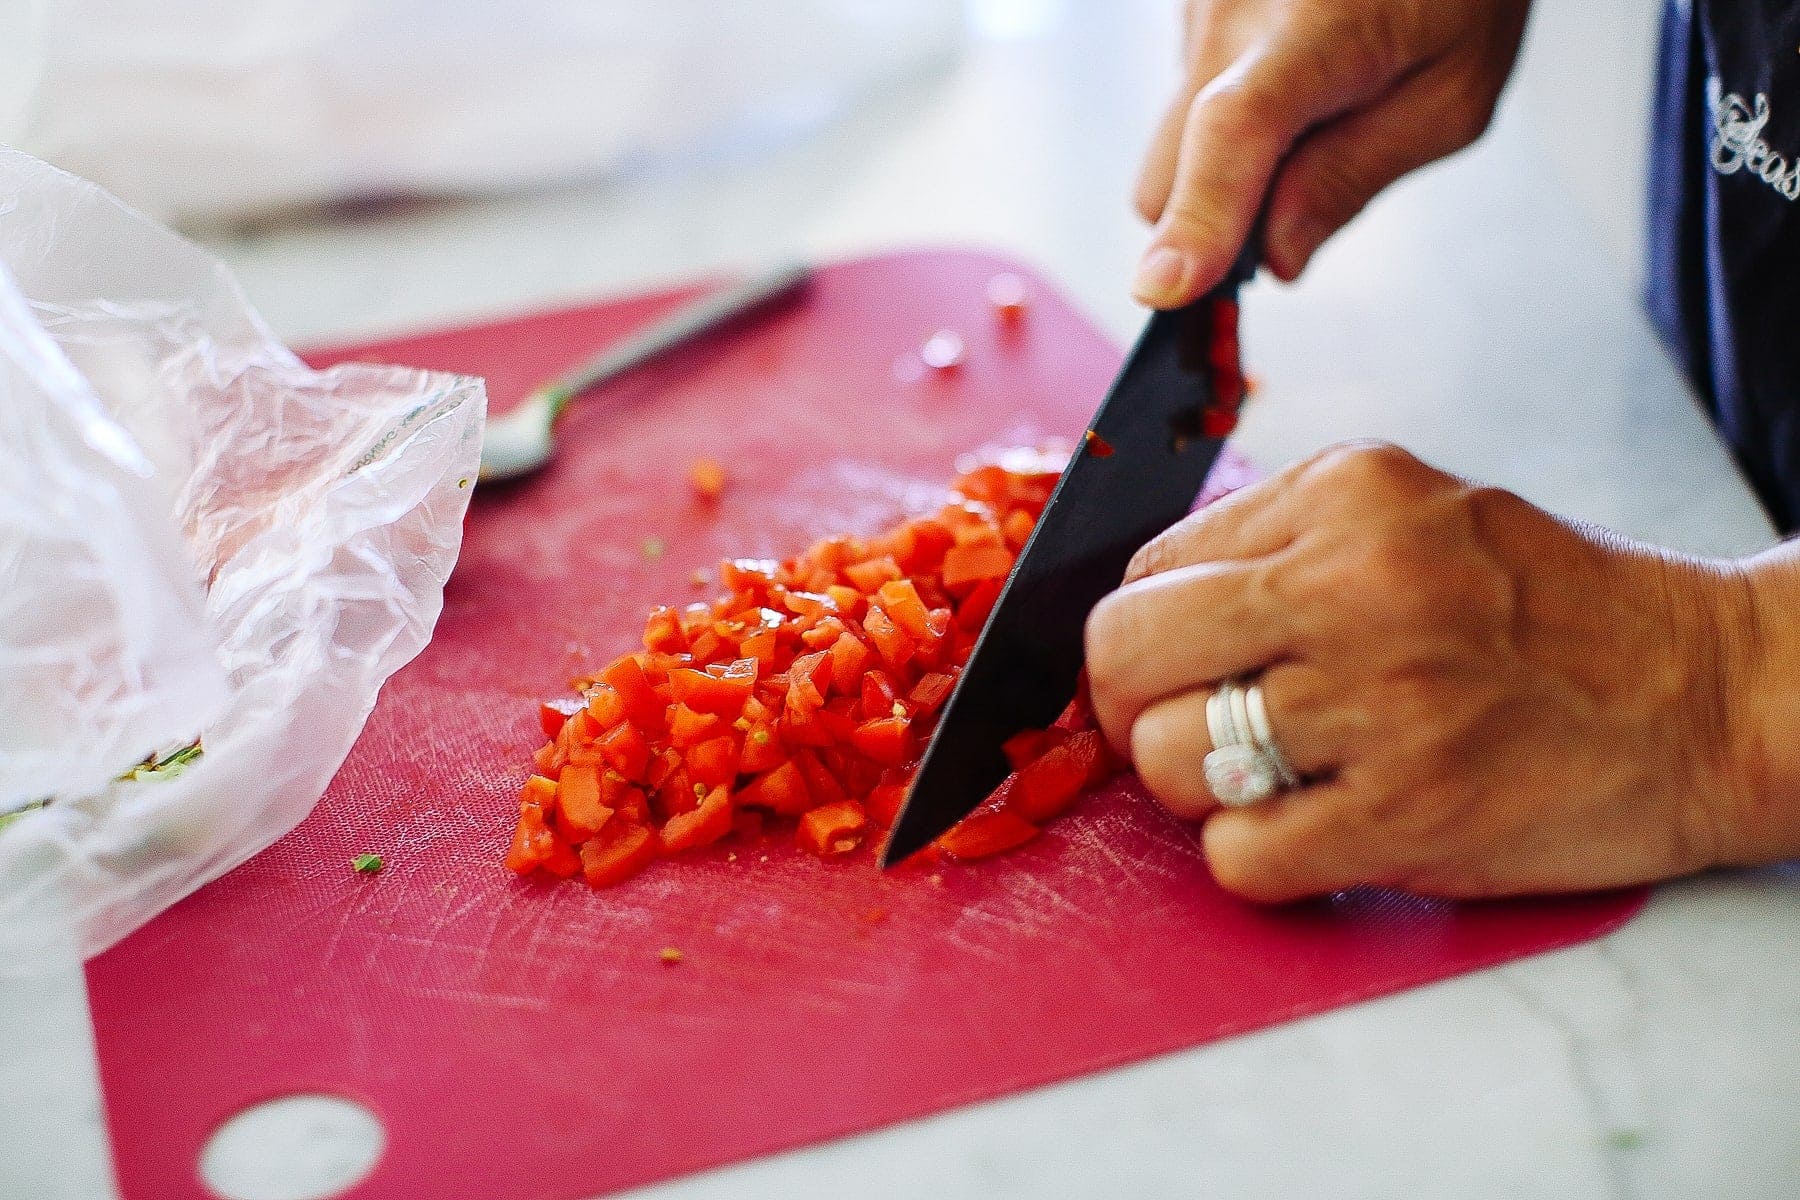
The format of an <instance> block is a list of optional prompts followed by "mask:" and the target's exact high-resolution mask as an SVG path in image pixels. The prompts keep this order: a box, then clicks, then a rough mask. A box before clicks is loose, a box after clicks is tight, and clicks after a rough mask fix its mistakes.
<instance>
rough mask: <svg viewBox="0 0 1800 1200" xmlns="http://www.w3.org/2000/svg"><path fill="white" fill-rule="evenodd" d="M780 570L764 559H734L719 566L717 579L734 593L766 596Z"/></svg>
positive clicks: (776, 565) (777, 565)
mask: <svg viewBox="0 0 1800 1200" xmlns="http://www.w3.org/2000/svg"><path fill="white" fill-rule="evenodd" d="M780 568H781V564H780V563H776V562H771V561H769V560H768V559H765V558H734V559H730V560H729V561H727V562H723V563H721V564H719V579H720V581H721V582H723V583H724V584H725V586H726V587H728V588H730V589H731V590H732V591H734V592H750V593H752V594H767V592H768V590H769V587H770V585H771V584H773V583H774V582H775V574H776V572H777V571H779V570H780Z"/></svg>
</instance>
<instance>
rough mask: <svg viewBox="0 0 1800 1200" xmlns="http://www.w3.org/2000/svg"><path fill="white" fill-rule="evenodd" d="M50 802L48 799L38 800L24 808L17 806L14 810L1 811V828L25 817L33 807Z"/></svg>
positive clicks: (40, 806)
mask: <svg viewBox="0 0 1800 1200" xmlns="http://www.w3.org/2000/svg"><path fill="white" fill-rule="evenodd" d="M48 803H49V801H48V800H36V801H33V802H32V803H30V804H27V805H25V806H24V807H23V808H15V809H14V810H13V811H12V812H9V813H0V829H5V828H6V827H7V826H8V825H11V824H12V823H13V822H14V821H17V820H18V819H19V818H21V817H23V816H24V815H25V814H26V813H28V812H30V811H32V810H33V809H37V808H42V807H44V805H46V804H48Z"/></svg>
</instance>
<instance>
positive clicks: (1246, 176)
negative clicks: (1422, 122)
mask: <svg viewBox="0 0 1800 1200" xmlns="http://www.w3.org/2000/svg"><path fill="white" fill-rule="evenodd" d="M1334 55H1336V57H1334ZM1388 83H1389V79H1388V78H1387V77H1386V76H1385V75H1382V74H1379V73H1376V72H1374V71H1372V70H1368V69H1365V68H1363V67H1361V66H1359V64H1357V63H1356V62H1355V61H1353V59H1352V57H1351V56H1348V55H1343V54H1342V48H1341V46H1339V45H1338V44H1336V43H1330V44H1327V43H1326V42H1323V41H1320V40H1318V39H1313V38H1308V37H1291V36H1288V37H1279V38H1278V39H1277V40H1274V41H1270V42H1264V43H1262V44H1260V45H1259V46H1258V47H1256V48H1255V49H1253V50H1251V51H1250V52H1249V53H1247V54H1245V55H1244V56H1242V57H1240V58H1239V59H1238V60H1237V61H1236V62H1235V63H1233V64H1232V65H1231V66H1230V67H1229V68H1227V69H1226V70H1225V71H1224V72H1223V73H1221V74H1220V75H1219V76H1218V77H1217V78H1215V79H1213V80H1212V82H1210V83H1208V84H1207V85H1206V86H1205V87H1204V88H1202V89H1201V90H1200V92H1199V94H1198V95H1196V96H1195V97H1194V100H1193V103H1192V104H1191V105H1190V106H1189V108H1188V112H1187V122H1186V126H1185V128H1184V129H1183V131H1182V138H1181V149H1180V153H1179V158H1178V161H1177V164H1176V169H1175V181H1174V184H1173V187H1172V188H1171V191H1170V196H1169V202H1168V204H1167V206H1166V207H1165V208H1164V209H1163V213H1162V219H1161V220H1160V221H1159V222H1158V224H1157V227H1156V233H1155V236H1154V237H1153V238H1152V240H1151V244H1150V248H1149V249H1148V250H1147V251H1145V254H1144V259H1143V262H1142V264H1141V265H1140V266H1139V268H1138V275H1137V278H1136V279H1135V280H1134V281H1133V284H1132V290H1133V292H1134V293H1135V294H1136V296H1137V298H1138V300H1139V301H1141V302H1142V303H1145V304H1148V305H1151V306H1153V307H1156V308H1176V307H1179V306H1180V305H1183V304H1186V303H1188V302H1189V301H1191V300H1193V299H1194V298H1195V297H1196V296H1198V295H1200V294H1201V293H1202V292H1204V291H1206V290H1207V289H1208V288H1210V287H1212V286H1213V285H1214V284H1216V283H1217V282H1218V281H1219V280H1220V279H1222V278H1223V277H1224V275H1225V272H1226V271H1227V270H1229V269H1230V267H1231V263H1232V260H1233V259H1234V258H1236V257H1237V253H1238V250H1239V249H1240V248H1241V247H1242V246H1243V244H1244V239H1245V238H1246V237H1247V236H1248V235H1249V232H1250V226H1251V224H1252V223H1253V222H1254V221H1255V219H1256V214H1257V210H1258V209H1260V208H1261V207H1262V202H1263V198H1264V196H1265V195H1267V193H1268V188H1269V183H1270V180H1271V179H1272V178H1273V176H1274V174H1275V170H1276V167H1277V166H1278V165H1279V164H1280V162H1281V160H1282V158H1283V157H1284V156H1285V155H1286V154H1287V152H1288V150H1289V149H1290V148H1291V147H1292V146H1293V144H1294V142H1295V140H1296V139H1297V138H1298V137H1299V136H1300V135H1301V133H1303V132H1304V131H1305V130H1306V129H1308V128H1310V127H1311V126H1312V125H1314V124H1316V123H1317V122H1319V121H1321V120H1323V119H1325V118H1326V117H1329V116H1332V115H1335V114H1336V113H1339V112H1342V111H1344V110H1345V109H1347V108H1351V107H1354V106H1355V105H1357V104H1360V103H1363V102H1365V101H1367V100H1368V99H1369V98H1370V97H1371V96H1373V95H1375V94H1376V93H1377V92H1378V91H1379V90H1380V89H1381V88H1383V87H1385V86H1386V85H1387V84H1388Z"/></svg>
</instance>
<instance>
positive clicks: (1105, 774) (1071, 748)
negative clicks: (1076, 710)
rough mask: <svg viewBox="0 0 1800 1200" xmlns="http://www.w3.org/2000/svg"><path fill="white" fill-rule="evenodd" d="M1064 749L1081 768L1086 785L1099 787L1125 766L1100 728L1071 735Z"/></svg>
mask: <svg viewBox="0 0 1800 1200" xmlns="http://www.w3.org/2000/svg"><path fill="white" fill-rule="evenodd" d="M1063 749H1065V750H1067V751H1068V752H1069V757H1070V759H1071V760H1073V761H1074V762H1075V764H1076V765H1077V766H1079V767H1080V768H1081V771H1082V779H1083V786H1084V787H1099V786H1100V785H1101V784H1103V783H1105V782H1106V781H1107V780H1108V779H1110V778H1111V777H1112V776H1113V775H1115V774H1116V773H1117V772H1118V771H1119V770H1121V769H1122V768H1123V767H1124V764H1123V763H1120V762H1117V761H1116V760H1115V759H1114V757H1113V753H1112V749H1111V747H1109V746H1108V745H1107V744H1106V738H1105V736H1104V735H1103V734H1101V733H1100V731H1099V730H1096V729H1083V730H1078V731H1076V732H1074V733H1071V734H1070V735H1069V739H1068V741H1066V742H1064V743H1063Z"/></svg>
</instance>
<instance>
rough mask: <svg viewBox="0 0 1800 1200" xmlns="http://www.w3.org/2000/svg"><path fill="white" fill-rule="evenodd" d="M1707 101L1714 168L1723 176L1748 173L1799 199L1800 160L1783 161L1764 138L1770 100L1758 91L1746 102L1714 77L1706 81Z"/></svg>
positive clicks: (1792, 197) (1790, 196)
mask: <svg viewBox="0 0 1800 1200" xmlns="http://www.w3.org/2000/svg"><path fill="white" fill-rule="evenodd" d="M1706 102H1707V104H1708V105H1709V106H1710V107H1711V108H1712V119H1713V148H1712V165H1713V169H1714V170H1715V171H1717V172H1718V173H1719V174H1721V175H1735V174H1737V173H1738V172H1739V171H1748V172H1750V174H1752V175H1755V176H1757V177H1758V178H1760V179H1761V180H1762V181H1763V182H1764V183H1766V184H1768V185H1769V186H1770V187H1772V188H1774V189H1775V190H1776V191H1778V192H1780V193H1781V194H1782V195H1783V196H1786V197H1787V198H1788V199H1789V200H1793V199H1795V198H1797V197H1800V160H1796V161H1790V160H1788V159H1786V158H1783V157H1782V156H1781V155H1779V154H1777V153H1776V152H1775V151H1774V150H1772V149H1770V147H1769V143H1767V142H1765V141H1763V139H1762V131H1763V126H1764V125H1767V124H1768V123H1769V97H1768V96H1767V95H1766V94H1765V93H1763V92H1758V93H1756V99H1755V101H1754V103H1746V102H1745V100H1744V98H1743V97H1742V96H1740V95H1738V94H1737V93H1736V92H1727V91H1725V89H1724V88H1723V87H1722V86H1721V85H1720V84H1719V80H1718V77H1717V76H1714V77H1713V78H1711V79H1708V80H1707V81H1706Z"/></svg>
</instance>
